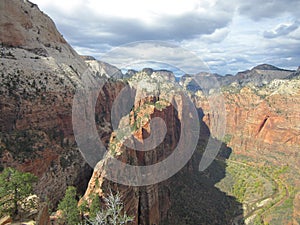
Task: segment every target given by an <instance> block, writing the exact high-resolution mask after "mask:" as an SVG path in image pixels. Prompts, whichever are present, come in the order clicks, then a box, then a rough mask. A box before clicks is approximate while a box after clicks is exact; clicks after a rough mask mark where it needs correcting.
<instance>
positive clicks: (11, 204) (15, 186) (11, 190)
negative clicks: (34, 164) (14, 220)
mask: <svg viewBox="0 0 300 225" xmlns="http://www.w3.org/2000/svg"><path fill="white" fill-rule="evenodd" d="M36 181H37V177H36V176H34V175H33V174H31V173H23V172H20V171H18V170H16V169H14V168H10V167H9V168H5V169H4V170H3V172H2V173H1V174H0V214H1V213H3V214H10V215H11V216H12V217H15V216H16V215H18V204H19V203H20V202H21V201H22V200H24V199H25V198H27V197H29V196H30V195H32V192H33V184H34V183H35V182H36Z"/></svg>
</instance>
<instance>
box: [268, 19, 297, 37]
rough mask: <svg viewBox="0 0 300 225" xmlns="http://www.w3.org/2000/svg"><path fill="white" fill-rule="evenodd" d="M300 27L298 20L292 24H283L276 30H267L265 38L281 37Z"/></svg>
mask: <svg viewBox="0 0 300 225" xmlns="http://www.w3.org/2000/svg"><path fill="white" fill-rule="evenodd" d="M298 27H299V25H298V22H295V23H293V24H290V25H287V24H281V25H279V26H278V27H277V28H276V29H275V30H272V31H265V32H264V37H265V38H276V37H280V36H283V35H287V34H289V33H291V32H292V31H294V30H296V29H297V28H298Z"/></svg>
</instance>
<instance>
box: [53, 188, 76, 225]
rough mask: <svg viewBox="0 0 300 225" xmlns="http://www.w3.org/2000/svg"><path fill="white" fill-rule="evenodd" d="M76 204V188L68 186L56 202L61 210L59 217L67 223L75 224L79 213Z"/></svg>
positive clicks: (69, 224)
mask: <svg viewBox="0 0 300 225" xmlns="http://www.w3.org/2000/svg"><path fill="white" fill-rule="evenodd" d="M77 204H78V201H77V200H76V188H75V187H73V186H69V187H68V188H67V190H66V194H65V196H64V198H63V199H62V200H61V201H60V202H59V204H58V209H60V210H61V211H62V218H61V219H62V220H63V221H64V222H65V223H66V224H68V225H75V224H78V223H79V222H80V219H79V218H80V213H79V209H78V207H77Z"/></svg>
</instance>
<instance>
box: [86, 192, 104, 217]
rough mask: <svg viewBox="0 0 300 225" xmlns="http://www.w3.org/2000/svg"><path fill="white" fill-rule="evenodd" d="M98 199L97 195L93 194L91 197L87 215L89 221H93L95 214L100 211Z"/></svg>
mask: <svg viewBox="0 0 300 225" xmlns="http://www.w3.org/2000/svg"><path fill="white" fill-rule="evenodd" d="M100 204H101V202H100V198H99V196H98V195H97V194H94V195H93V196H92V203H91V206H90V213H89V217H90V218H91V219H94V218H95V217H96V215H97V213H98V212H99V211H100Z"/></svg>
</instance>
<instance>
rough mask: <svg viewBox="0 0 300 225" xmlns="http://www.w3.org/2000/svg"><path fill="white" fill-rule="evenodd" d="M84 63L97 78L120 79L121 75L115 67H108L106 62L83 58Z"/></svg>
mask: <svg viewBox="0 0 300 225" xmlns="http://www.w3.org/2000/svg"><path fill="white" fill-rule="evenodd" d="M85 59H86V60H85V62H86V63H87V65H88V66H89V68H90V69H91V70H92V71H93V72H94V73H96V74H97V75H98V76H105V77H109V78H115V79H121V78H123V73H122V71H121V70H120V69H118V68H117V67H115V66H113V65H110V64H108V63H106V62H102V61H98V60H95V59H92V58H90V57H85Z"/></svg>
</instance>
